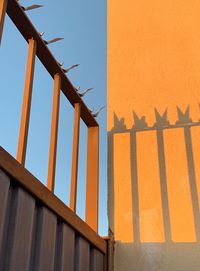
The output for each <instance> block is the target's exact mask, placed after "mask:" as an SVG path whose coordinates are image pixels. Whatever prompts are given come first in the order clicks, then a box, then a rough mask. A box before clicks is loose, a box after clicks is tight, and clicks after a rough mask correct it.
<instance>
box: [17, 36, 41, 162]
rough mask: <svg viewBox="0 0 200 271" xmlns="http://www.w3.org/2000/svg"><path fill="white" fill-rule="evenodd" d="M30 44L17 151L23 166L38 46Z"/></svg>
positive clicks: (33, 42) (33, 41)
mask: <svg viewBox="0 0 200 271" xmlns="http://www.w3.org/2000/svg"><path fill="white" fill-rule="evenodd" d="M28 42H29V51H28V60H27V67H26V80H25V86H24V98H23V104H22V115H21V125H20V132H19V140H18V150H17V161H19V162H20V163H21V164H22V165H24V164H25V158H26V147H27V139H28V127H29V119H30V110H31V98H32V87H33V76H34V66H35V54H36V46H37V44H36V41H35V40H34V39H30V40H29V41H28Z"/></svg>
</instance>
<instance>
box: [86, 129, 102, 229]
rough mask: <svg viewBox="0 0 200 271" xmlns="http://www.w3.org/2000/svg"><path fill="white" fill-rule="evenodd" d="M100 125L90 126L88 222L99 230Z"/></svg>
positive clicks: (87, 189) (88, 143)
mask: <svg viewBox="0 0 200 271" xmlns="http://www.w3.org/2000/svg"><path fill="white" fill-rule="evenodd" d="M98 195H99V127H98V126H95V127H88V142H87V185H86V223H87V224H88V225H89V226H90V227H91V228H92V229H93V230H94V231H96V232H98Z"/></svg>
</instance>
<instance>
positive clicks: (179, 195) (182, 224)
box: [164, 128, 196, 242]
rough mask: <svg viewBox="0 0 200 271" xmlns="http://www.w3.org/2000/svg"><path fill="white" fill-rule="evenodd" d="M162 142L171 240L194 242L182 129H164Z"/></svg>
mask: <svg viewBox="0 0 200 271" xmlns="http://www.w3.org/2000/svg"><path fill="white" fill-rule="evenodd" d="M164 142H165V157H166V169H167V172H166V174H167V188H168V200H169V212H170V222H171V223H170V224H171V236H172V241H173V242H195V241H196V234H195V225H194V215H193V209H192V198H191V192H190V187H189V178H188V168H187V160H186V159H187V158H186V151H185V139H184V131H183V129H182V128H179V129H173V130H166V131H165V132H164Z"/></svg>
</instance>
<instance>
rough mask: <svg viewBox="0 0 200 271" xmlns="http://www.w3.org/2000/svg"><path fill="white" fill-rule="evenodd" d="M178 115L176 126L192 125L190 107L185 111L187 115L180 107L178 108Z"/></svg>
mask: <svg viewBox="0 0 200 271" xmlns="http://www.w3.org/2000/svg"><path fill="white" fill-rule="evenodd" d="M177 113H178V120H177V122H176V124H185V123H191V122H192V119H191V118H190V107H189V105H188V107H187V108H186V110H185V113H183V111H181V109H180V107H179V106H177Z"/></svg>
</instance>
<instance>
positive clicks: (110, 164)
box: [107, 132, 115, 231]
mask: <svg viewBox="0 0 200 271" xmlns="http://www.w3.org/2000/svg"><path fill="white" fill-rule="evenodd" d="M107 175H108V219H109V221H108V223H109V229H110V228H111V229H112V230H113V231H114V226H115V225H114V220H115V219H114V213H115V212H114V208H115V206H114V133H113V132H108V172H107Z"/></svg>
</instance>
